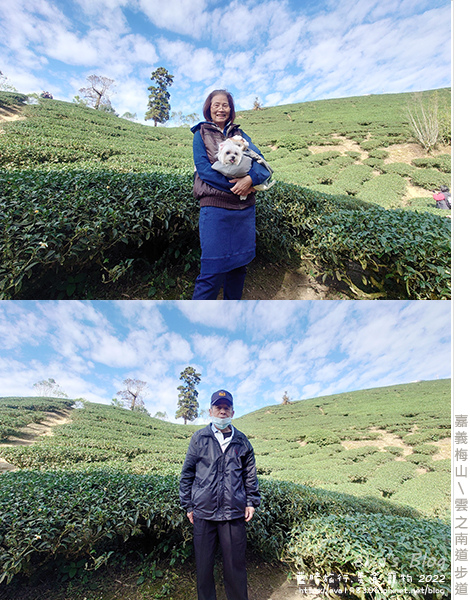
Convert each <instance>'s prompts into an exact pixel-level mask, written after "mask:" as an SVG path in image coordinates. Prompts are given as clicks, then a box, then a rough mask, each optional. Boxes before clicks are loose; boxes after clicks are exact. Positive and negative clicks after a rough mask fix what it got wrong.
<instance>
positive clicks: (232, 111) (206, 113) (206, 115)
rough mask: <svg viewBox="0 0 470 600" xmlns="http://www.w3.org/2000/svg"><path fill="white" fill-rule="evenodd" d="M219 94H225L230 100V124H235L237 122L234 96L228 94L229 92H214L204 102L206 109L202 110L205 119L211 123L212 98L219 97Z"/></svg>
mask: <svg viewBox="0 0 470 600" xmlns="http://www.w3.org/2000/svg"><path fill="white" fill-rule="evenodd" d="M217 94H224V96H226V97H227V100H228V104H229V106H230V117H229V122H230V123H233V122H234V121H235V102H234V101H233V96H232V94H231V93H230V92H227V90H213V91H212V92H211V93H210V94H209V95H208V96H207V98H206V101H205V102H204V107H203V109H202V114H203V115H204V118H205V119H206V121H210V120H211V104H212V98H213V97H214V96H217Z"/></svg>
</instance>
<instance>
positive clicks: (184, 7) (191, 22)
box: [138, 0, 210, 38]
mask: <svg viewBox="0 0 470 600" xmlns="http://www.w3.org/2000/svg"><path fill="white" fill-rule="evenodd" d="M138 4H139V6H140V9H141V10H142V12H143V13H144V14H145V15H146V16H147V17H148V18H149V19H150V21H151V22H152V23H153V24H154V25H155V26H156V27H157V28H158V29H167V30H169V31H173V32H176V33H180V34H183V35H189V36H193V37H197V38H200V37H203V35H204V32H205V30H206V27H207V24H208V21H209V19H210V15H209V13H207V12H206V10H205V9H206V7H207V6H208V4H207V2H206V0H172V2H167V0H138Z"/></svg>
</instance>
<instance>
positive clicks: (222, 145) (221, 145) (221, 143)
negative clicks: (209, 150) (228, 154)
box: [219, 142, 225, 150]
mask: <svg viewBox="0 0 470 600" xmlns="http://www.w3.org/2000/svg"><path fill="white" fill-rule="evenodd" d="M224 145H225V142H220V144H219V150H222V148H223V147H224Z"/></svg>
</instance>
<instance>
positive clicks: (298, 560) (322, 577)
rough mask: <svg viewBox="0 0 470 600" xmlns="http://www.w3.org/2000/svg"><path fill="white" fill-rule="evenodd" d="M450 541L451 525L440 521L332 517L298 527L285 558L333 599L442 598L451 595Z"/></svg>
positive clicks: (350, 516)
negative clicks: (340, 596) (342, 597)
mask: <svg viewBox="0 0 470 600" xmlns="http://www.w3.org/2000/svg"><path fill="white" fill-rule="evenodd" d="M450 538H451V529H450V526H449V525H446V524H444V523H443V522H442V521H438V520H436V521H432V520H424V519H409V518H407V517H400V516H392V515H380V514H368V515H365V514H353V515H329V516H326V517H321V518H314V519H311V520H310V521H308V522H307V523H304V524H303V525H302V526H299V527H297V528H296V529H294V531H293V532H292V538H291V540H290V542H289V544H288V546H287V548H286V552H285V559H286V560H288V561H289V562H291V563H292V564H293V566H294V568H295V569H297V570H300V571H302V572H303V573H305V574H307V575H312V576H313V580H314V581H315V583H316V584H317V585H320V586H321V587H322V589H323V592H324V593H325V594H326V595H327V596H328V597H331V598H337V597H338V595H350V596H353V597H359V598H366V597H371V596H373V597H374V598H388V597H390V596H391V595H393V598H396V599H397V600H407V599H408V598H409V595H410V589H412V590H413V592H412V595H413V597H414V598H418V599H420V600H421V599H423V600H424V599H425V598H433V599H439V598H442V597H445V596H450V588H451V576H450V568H451V544H450ZM405 582H406V583H405ZM406 588H407V589H406ZM431 588H434V589H437V590H442V593H441V592H440V591H438V592H435V593H427V589H429V590H430V589H431Z"/></svg>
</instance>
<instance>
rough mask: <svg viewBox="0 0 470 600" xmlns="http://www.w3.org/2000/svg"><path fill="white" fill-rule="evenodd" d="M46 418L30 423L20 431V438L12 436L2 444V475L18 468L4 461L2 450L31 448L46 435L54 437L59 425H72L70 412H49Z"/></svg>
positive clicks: (0, 450)
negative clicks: (22, 447)
mask: <svg viewBox="0 0 470 600" xmlns="http://www.w3.org/2000/svg"><path fill="white" fill-rule="evenodd" d="M46 415H47V416H46V418H45V419H44V420H43V421H41V422H40V423H30V424H29V425H26V426H25V427H22V428H21V429H19V430H18V433H19V435H18V436H13V435H12V436H10V437H9V438H8V440H7V441H6V442H2V443H0V473H5V472H6V471H14V470H15V469H16V467H15V466H14V465H11V464H10V463H8V462H6V461H5V460H3V459H2V448H12V447H15V446H30V445H31V444H33V443H34V442H35V441H36V440H38V439H39V438H41V437H43V436H45V435H52V430H53V428H54V427H55V426H57V425H64V424H65V423H70V421H71V419H70V411H66V410H64V411H60V412H48V413H46Z"/></svg>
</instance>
